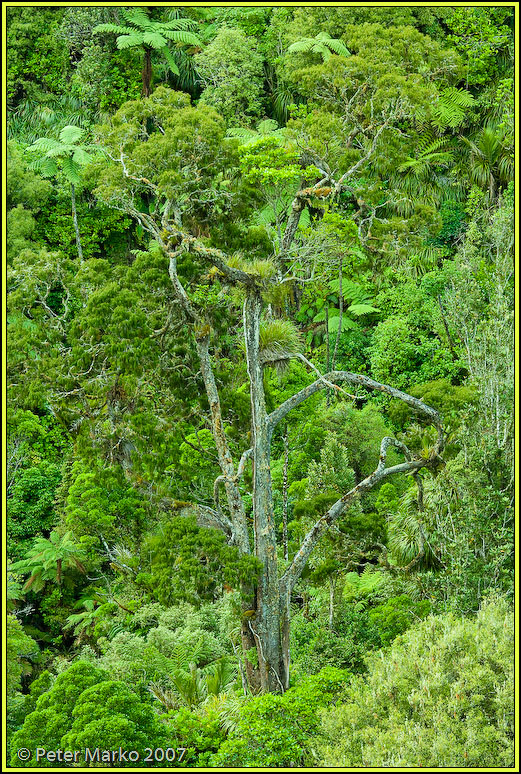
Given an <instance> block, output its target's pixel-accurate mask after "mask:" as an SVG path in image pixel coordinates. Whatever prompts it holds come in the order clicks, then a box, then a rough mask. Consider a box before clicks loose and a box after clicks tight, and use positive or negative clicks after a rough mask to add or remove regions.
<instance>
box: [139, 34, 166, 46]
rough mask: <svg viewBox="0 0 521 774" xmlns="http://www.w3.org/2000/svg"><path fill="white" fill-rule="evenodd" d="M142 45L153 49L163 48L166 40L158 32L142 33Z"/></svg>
mask: <svg viewBox="0 0 521 774" xmlns="http://www.w3.org/2000/svg"><path fill="white" fill-rule="evenodd" d="M143 43H145V44H146V45H147V46H152V48H155V49H161V48H165V46H166V38H164V37H163V36H162V35H160V34H159V32H144V33H143Z"/></svg>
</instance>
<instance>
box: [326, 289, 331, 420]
mask: <svg viewBox="0 0 521 774" xmlns="http://www.w3.org/2000/svg"><path fill="white" fill-rule="evenodd" d="M330 370H331V369H330V368H329V302H328V300H327V297H326V373H329V371H330ZM330 402H331V390H330V389H328V391H327V393H326V405H327V406H329V404H330Z"/></svg>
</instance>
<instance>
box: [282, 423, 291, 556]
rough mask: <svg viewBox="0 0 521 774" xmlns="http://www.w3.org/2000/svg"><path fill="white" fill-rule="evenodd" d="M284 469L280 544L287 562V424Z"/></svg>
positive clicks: (285, 429) (284, 440) (283, 437)
mask: <svg viewBox="0 0 521 774" xmlns="http://www.w3.org/2000/svg"><path fill="white" fill-rule="evenodd" d="M282 439H283V442H284V467H283V468H282V544H283V548H284V559H285V560H286V561H287V560H288V466H289V443H288V423H287V422H286V424H285V425H284V434H283V436H282Z"/></svg>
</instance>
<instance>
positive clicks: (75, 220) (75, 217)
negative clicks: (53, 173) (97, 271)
mask: <svg viewBox="0 0 521 774" xmlns="http://www.w3.org/2000/svg"><path fill="white" fill-rule="evenodd" d="M71 204H72V222H73V223H74V233H75V234H76V247H77V249H78V257H79V259H80V263H83V250H82V249H81V239H80V229H79V228H78V215H77V213H76V192H75V190H74V184H73V183H71Z"/></svg>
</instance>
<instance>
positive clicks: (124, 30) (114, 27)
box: [92, 24, 134, 35]
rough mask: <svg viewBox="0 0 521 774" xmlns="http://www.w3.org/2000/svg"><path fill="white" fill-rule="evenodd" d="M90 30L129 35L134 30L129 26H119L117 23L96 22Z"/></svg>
mask: <svg viewBox="0 0 521 774" xmlns="http://www.w3.org/2000/svg"><path fill="white" fill-rule="evenodd" d="M92 31H93V32H94V33H98V32H112V33H113V34H114V35H131V34H132V33H133V32H134V30H133V29H132V28H131V27H121V26H120V25H119V24H97V25H96V26H95V27H93V29H92Z"/></svg>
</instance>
